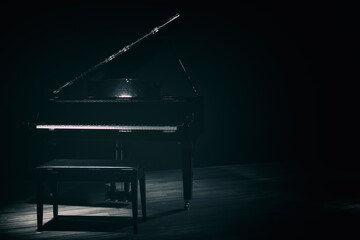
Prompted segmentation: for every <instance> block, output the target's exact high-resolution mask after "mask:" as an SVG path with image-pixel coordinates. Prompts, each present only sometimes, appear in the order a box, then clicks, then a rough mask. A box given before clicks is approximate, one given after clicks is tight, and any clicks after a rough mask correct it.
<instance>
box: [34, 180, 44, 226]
mask: <svg viewBox="0 0 360 240" xmlns="http://www.w3.org/2000/svg"><path fill="white" fill-rule="evenodd" d="M43 192H44V185H43V183H42V182H41V181H39V182H38V186H37V195H36V212H37V230H38V231H39V232H41V231H42V230H43V210H44V205H43V204H44V203H43V201H44V199H43Z"/></svg>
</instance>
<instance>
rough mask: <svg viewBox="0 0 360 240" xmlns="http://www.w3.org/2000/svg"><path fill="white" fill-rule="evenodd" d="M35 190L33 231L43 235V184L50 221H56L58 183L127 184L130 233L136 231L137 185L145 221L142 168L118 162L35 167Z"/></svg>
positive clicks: (55, 163)
mask: <svg viewBox="0 0 360 240" xmlns="http://www.w3.org/2000/svg"><path fill="white" fill-rule="evenodd" d="M36 176H37V178H38V190H37V197H36V207H37V230H38V231H43V204H44V199H43V192H44V186H45V184H48V185H49V187H50V188H49V189H50V192H51V193H52V194H51V195H52V205H53V217H54V219H56V218H57V217H58V189H57V186H58V182H63V181H69V182H73V181H100V182H129V183H130V184H131V202H132V203H131V205H132V219H133V228H134V233H137V228H138V221H137V218H138V182H139V185H140V198H141V208H142V218H143V221H146V195H145V192H146V189H145V169H144V166H143V165H142V164H137V163H128V162H125V161H120V160H92V159H91V160H85V159H81V160H80V159H56V160H52V161H50V162H47V163H45V164H43V165H40V166H38V167H36Z"/></svg>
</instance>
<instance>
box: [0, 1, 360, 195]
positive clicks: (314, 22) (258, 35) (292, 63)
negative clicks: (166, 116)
mask: <svg viewBox="0 0 360 240" xmlns="http://www.w3.org/2000/svg"><path fill="white" fill-rule="evenodd" d="M350 10H351V6H345V4H344V5H342V6H336V5H329V4H327V5H326V4H322V3H314V2H311V3H306V2H303V3H298V4H289V3H271V4H263V3H261V4H260V3H257V4H256V3H252V4H250V3H240V4H237V5H234V4H230V3H227V2H221V3H212V4H199V5H194V4H190V3H188V4H185V3H181V4H180V3H179V4H175V3H173V4H169V3H167V4H165V3H161V2H156V3H151V4H149V3H148V4H140V3H138V4H134V3H132V4H130V3H127V4H126V3H123V4H80V3H79V4H51V5H46V4H38V5H36V4H31V5H7V6H3V7H2V10H1V12H2V13H4V14H2V17H1V40H0V45H1V69H2V73H1V86H2V88H1V89H2V94H1V111H2V117H1V126H3V130H2V134H1V136H2V144H1V148H2V149H1V153H2V159H1V178H2V179H1V182H2V183H3V184H4V187H8V188H9V189H10V188H12V187H13V186H15V185H17V184H18V183H20V184H21V182H22V181H24V180H26V177H27V175H28V173H29V172H30V171H31V169H32V168H33V167H34V166H35V165H36V164H37V163H38V162H39V161H38V160H37V157H36V151H35V150H34V139H33V138H32V137H31V136H32V135H31V134H29V133H27V131H26V127H24V123H26V122H27V121H29V120H30V119H31V117H32V116H33V115H34V114H36V112H37V111H38V108H39V105H40V104H41V103H42V102H43V101H44V100H46V99H47V98H48V97H49V93H50V92H51V91H52V90H54V89H56V88H57V87H59V86H60V85H61V84H62V83H64V82H66V81H69V80H71V79H72V78H74V77H75V76H77V75H78V74H80V73H81V72H83V71H85V70H86V69H88V68H89V67H91V66H93V65H95V64H96V63H98V62H100V61H102V60H103V59H105V58H106V57H108V56H110V55H111V54H113V53H115V52H116V51H118V50H119V49H121V48H122V47H124V46H125V45H128V44H130V43H131V42H133V41H135V40H136V39H138V38H140V37H141V36H143V35H145V34H146V33H148V32H149V31H150V30H152V29H153V28H154V27H155V26H159V25H161V24H162V23H164V22H165V21H167V19H168V18H170V17H171V16H173V15H175V14H176V13H180V15H181V17H180V18H179V19H177V20H176V22H174V23H171V24H170V25H169V26H167V27H165V28H164V29H163V30H161V31H160V32H159V33H158V34H156V35H154V36H151V37H150V38H148V39H146V40H144V41H143V42H141V43H140V44H139V45H138V46H135V47H134V48H132V49H131V50H130V51H129V52H127V53H125V54H124V55H122V56H120V57H119V58H118V59H116V60H114V61H113V62H112V63H110V64H109V65H108V66H106V67H104V69H103V73H105V72H106V71H108V72H110V73H111V74H112V75H111V76H115V77H136V78H141V79H146V80H148V81H155V82H158V83H160V84H161V85H162V90H163V94H164V95H175V96H189V95H191V89H190V88H189V87H188V85H187V83H186V79H185V78H184V76H183V73H182V72H181V69H180V67H179V65H178V63H177V58H178V57H180V58H181V60H182V62H183V63H184V64H185V67H186V69H187V71H188V73H189V75H190V76H191V78H192V79H193V80H194V81H195V82H196V86H197V89H198V91H199V93H200V95H202V96H204V103H205V106H204V114H205V123H204V133H203V134H202V136H201V137H200V139H199V141H198V143H197V146H196V151H195V167H202V166H213V165H226V164H241V163H262V162H286V163H295V164H298V165H299V167H301V168H303V169H304V170H305V171H309V172H314V173H322V172H324V171H328V170H334V169H335V170H336V169H345V170H346V171H350V170H356V169H357V168H356V160H355V159H356V157H354V156H353V155H352V153H354V152H355V151H353V150H354V149H355V146H356V145H355V143H354V142H352V141H351V140H350V136H352V135H355V134H353V129H352V127H351V124H352V123H354V120H352V119H353V116H354V114H355V113H356V111H357V108H356V107H354V98H355V94H354V90H356V89H355V88H353V87H352V81H354V77H352V76H351V75H350V72H351V71H350V69H351V68H352V66H354V62H353V61H352V56H351V55H352V52H353V49H352V45H351V43H352V42H353V41H354V40H353V30H354V28H353V18H354V15H352V13H351V11H350ZM5 13H6V15H5ZM138 147H139V148H140V147H141V149H143V151H141V152H146V157H148V158H149V159H150V160H151V161H152V164H151V169H154V170H156V169H171V168H179V167H180V166H181V165H180V161H179V160H180V158H179V155H178V154H177V153H179V151H180V148H179V146H177V145H176V144H175V145H170V144H165V143H164V144H152V143H150V144H149V145H144V144H143V145H141V146H138ZM137 157H139V158H141V157H143V155H141V153H139V155H138V156H137Z"/></svg>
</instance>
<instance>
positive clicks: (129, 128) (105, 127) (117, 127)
mask: <svg viewBox="0 0 360 240" xmlns="http://www.w3.org/2000/svg"><path fill="white" fill-rule="evenodd" d="M36 129H48V130H50V131H53V130H61V129H62V130H115V131H119V132H132V131H163V132H169V133H172V132H176V131H177V126H133V125H129V126H126V125H47V124H39V125H36Z"/></svg>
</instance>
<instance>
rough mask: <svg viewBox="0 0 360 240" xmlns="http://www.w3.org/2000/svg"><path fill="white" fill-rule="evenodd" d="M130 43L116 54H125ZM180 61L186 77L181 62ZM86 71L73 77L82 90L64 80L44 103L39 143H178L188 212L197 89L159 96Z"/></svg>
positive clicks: (144, 86)
mask: <svg viewBox="0 0 360 240" xmlns="http://www.w3.org/2000/svg"><path fill="white" fill-rule="evenodd" d="M172 20H174V18H172V19H169V21H172ZM164 25H165V24H164ZM164 25H162V26H164ZM162 26H160V27H157V28H155V29H154V30H153V31H152V32H151V34H154V33H156V32H157V31H158V30H159V29H160V28H161V27H162ZM132 45H133V44H132ZM132 45H129V46H126V47H124V48H123V49H122V50H121V51H127V50H129V49H130V46H132ZM118 55H119V54H118V53H117V55H116V56H118ZM114 56H115V55H112V56H110V57H109V58H108V59H107V60H105V61H104V62H102V64H103V63H107V62H108V60H109V59H110V60H112V59H113V58H114ZM179 63H180V66H181V68H182V69H183V71H184V73H185V74H186V71H185V69H184V67H183V64H182V63H181V61H180V60H179ZM98 67H99V66H96V67H95V68H92V69H90V70H91V71H92V70H97V69H98ZM88 72H89V71H88ZM88 72H86V73H85V74H82V75H80V76H81V78H83V79H82V80H81V81H78V80H79V79H78V78H76V79H75V80H76V81H77V82H82V83H83V84H80V86H82V87H81V88H79V87H77V85H79V84H73V83H74V81H71V82H68V83H66V84H65V85H63V86H62V87H61V88H59V89H58V90H56V91H54V93H55V94H54V95H52V97H50V98H49V99H48V100H46V101H45V102H44V104H43V107H42V109H41V110H40V112H39V114H38V116H37V118H36V120H35V124H34V128H35V131H36V132H37V133H38V134H39V136H40V137H41V139H43V140H42V141H43V142H45V143H51V144H52V146H56V142H59V141H67V139H69V140H70V139H71V140H74V139H78V140H79V141H81V140H89V139H92V140H95V141H96V140H99V141H101V140H106V141H108V142H111V143H113V144H114V145H116V146H123V145H126V146H128V145H129V144H131V143H132V142H136V141H172V142H177V143H180V144H181V148H182V150H181V154H182V156H181V158H180V159H182V177H183V197H184V207H185V208H187V209H188V208H189V206H190V201H191V198H192V185H193V184H192V183H193V170H192V166H193V152H194V146H195V143H196V140H197V138H198V137H199V135H200V134H201V132H202V128H203V113H202V111H203V98H202V97H201V96H199V95H198V94H197V92H196V91H194V96H190V97H176V96H163V95H162V94H161V91H160V86H158V85H157V84H154V83H152V82H151V81H145V80H142V79H132V78H112V79H103V80H101V81H89V80H86V78H84V76H85V75H88ZM84 79H85V80H84ZM188 80H189V78H188ZM192 87H193V89H194V90H195V88H194V86H192ZM65 88H66V89H65ZM79 89H80V90H79ZM84 89H85V90H84ZM84 92H85V94H84ZM53 143H55V144H53ZM48 145H49V144H48ZM116 151H118V149H116ZM119 155H120V153H119V154H118V152H116V158H117V159H118V160H121V158H122V157H118V156H119ZM170 160H171V159H170Z"/></svg>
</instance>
